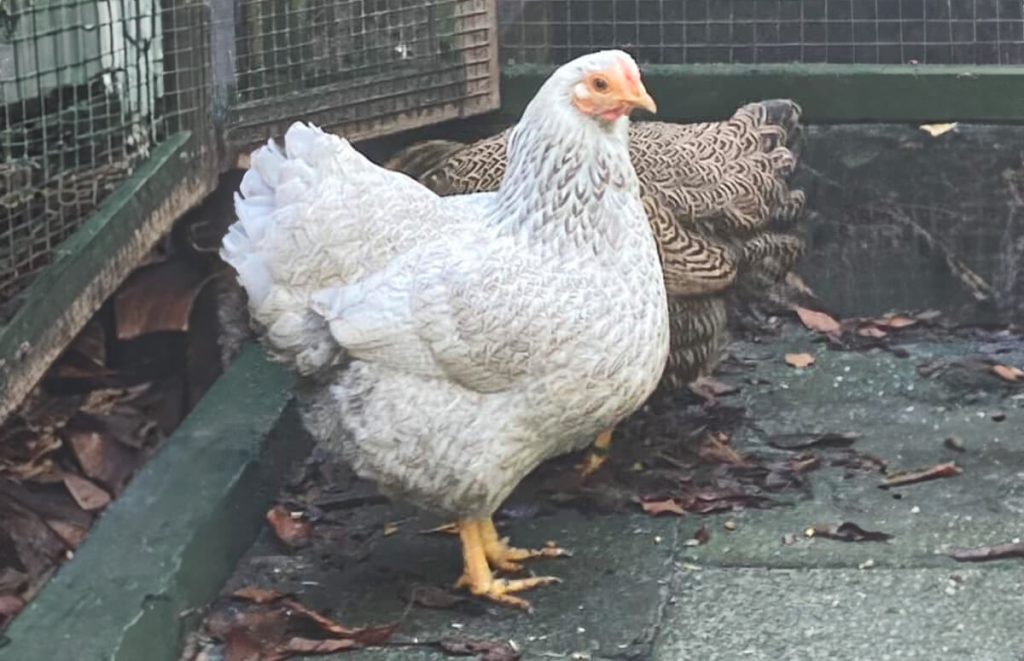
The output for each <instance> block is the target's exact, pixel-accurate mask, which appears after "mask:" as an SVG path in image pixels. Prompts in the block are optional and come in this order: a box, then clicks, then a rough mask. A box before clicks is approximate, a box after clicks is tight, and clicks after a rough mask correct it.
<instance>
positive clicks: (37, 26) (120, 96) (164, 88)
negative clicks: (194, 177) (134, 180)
mask: <svg viewBox="0 0 1024 661" xmlns="http://www.w3.org/2000/svg"><path fill="white" fill-rule="evenodd" d="M171 4H173V6H171ZM205 34H206V32H205V14H204V12H203V8H202V5H201V4H199V3H197V2H192V1H190V0H184V1H176V2H173V3H168V5H167V6H161V5H160V0H34V1H32V0H3V1H2V2H0V107H2V110H0V323H2V321H3V319H4V318H6V317H8V316H9V315H10V314H11V313H12V312H13V310H14V307H15V304H16V300H15V296H16V295H17V294H18V293H19V292H21V291H22V290H23V289H24V288H25V287H26V286H27V285H28V284H29V282H30V281H31V280H32V279H33V278H34V277H35V275H36V274H37V273H38V272H39V271H40V270H41V269H42V268H43V267H45V266H46V265H47V264H49V263H50V262H51V261H52V260H53V258H54V256H55V254H56V251H57V247H58V245H59V244H60V242H61V241H63V240H64V239H65V238H67V237H68V236H69V235H71V234H72V233H73V232H74V231H75V230H76V229H78V227H79V226H80V225H81V224H82V222H83V221H84V220H85V219H86V218H87V217H88V216H89V215H90V214H91V213H93V212H94V211H95V210H96V209H97V207H98V206H99V204H100V203H101V202H102V201H103V199H104V198H105V197H106V196H107V195H109V194H110V193H111V192H112V191H113V190H114V188H115V187H116V186H117V185H118V184H119V183H120V182H121V181H123V180H124V179H125V178H126V177H128V176H129V175H130V174H132V172H133V171H134V170H135V169H136V168H137V167H138V166H139V165H140V164H141V163H142V162H143V161H144V160H145V159H146V157H147V156H148V155H149V153H150V151H151V150H152V149H153V147H155V146H156V145H157V144H159V143H160V141H161V140H163V139H164V138H165V137H166V136H168V135H170V134H171V133H173V132H176V131H180V130H183V129H194V128H197V127H201V126H203V124H205V123H208V120H206V119H205V116H204V111H203V106H204V104H205V103H206V102H205V101H204V98H205V96H207V93H206V92H205V88H206V78H207V76H206V68H207V65H206V61H205V55H204V54H205V52H206V51H205V49H204V48H197V46H205V44H206V41H205V39H206V37H205Z"/></svg>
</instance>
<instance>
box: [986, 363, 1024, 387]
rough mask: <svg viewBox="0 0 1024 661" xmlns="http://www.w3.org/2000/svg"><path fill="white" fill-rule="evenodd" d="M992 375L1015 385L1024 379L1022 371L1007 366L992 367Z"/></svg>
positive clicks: (1023, 371)
mask: <svg viewBox="0 0 1024 661" xmlns="http://www.w3.org/2000/svg"><path fill="white" fill-rule="evenodd" d="M992 373H993V374H995V375H996V376H998V377H999V378H1000V379H1002V380H1003V381H1009V382H1010V383H1017V382H1018V381H1020V380H1021V379H1024V370H1021V369H1020V368H1019V367H1011V366H1009V365H993V366H992Z"/></svg>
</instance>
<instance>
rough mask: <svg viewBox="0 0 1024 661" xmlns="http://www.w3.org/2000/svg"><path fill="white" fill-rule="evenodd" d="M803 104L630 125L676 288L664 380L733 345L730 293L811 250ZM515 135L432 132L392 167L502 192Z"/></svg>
mask: <svg viewBox="0 0 1024 661" xmlns="http://www.w3.org/2000/svg"><path fill="white" fill-rule="evenodd" d="M799 117H800V108H799V106H797V105H796V104H795V103H793V102H791V101H786V100H772V101H765V102H761V103H752V104H749V105H746V106H744V107H742V108H740V109H739V110H738V111H737V112H736V113H735V114H734V115H733V117H731V118H730V119H728V120H726V121H722V122H709V123H702V124H669V123H662V122H643V123H638V124H633V125H632V126H631V127H630V156H631V159H632V162H633V164H634V166H635V168H636V171H637V175H638V178H639V181H640V191H641V195H642V198H643V201H644V207H645V209H646V211H647V213H648V215H649V217H650V220H651V225H652V229H653V230H654V234H655V238H656V239H657V242H658V249H659V254H660V255H661V260H662V266H663V269H664V275H665V285H666V289H667V291H668V295H669V311H670V319H671V338H672V339H671V350H670V352H669V358H668V364H667V367H666V369H665V375H664V383H665V385H667V386H670V387H678V386H680V385H684V384H687V383H689V382H691V381H693V380H694V379H696V378H697V377H700V376H705V375H707V374H708V373H710V371H711V370H712V369H713V368H714V367H715V366H716V364H717V363H718V360H719V359H720V357H721V355H722V353H723V351H724V349H725V347H726V346H727V344H728V334H727V318H728V314H727V312H728V300H729V297H731V296H734V295H736V294H740V295H743V296H746V297H750V296H753V297H755V298H756V297H757V296H759V295H761V294H762V293H763V292H764V291H765V290H766V289H767V288H769V287H771V286H772V285H774V284H775V283H777V282H779V281H780V280H781V279H782V278H783V277H784V276H785V275H786V274H787V273H788V272H789V271H790V270H791V269H792V268H793V266H794V264H795V262H796V260H797V259H798V258H799V256H800V255H801V253H802V251H803V242H802V240H801V239H800V238H799V237H798V236H796V235H795V234H794V233H793V232H792V229H793V227H794V226H795V224H796V223H797V221H799V220H800V218H801V216H802V214H803V209H804V194H803V192H802V191H793V190H790V187H789V185H788V183H787V179H788V177H789V175H790V173H791V172H792V170H793V168H794V166H795V164H796V159H797V153H796V150H795V145H796V143H797V140H798V138H799ZM506 140H507V132H504V133H501V134H498V135H495V136H493V137H490V138H486V139H484V140H480V141H478V142H476V143H473V144H470V145H464V144H461V143H457V142H452V141H443V140H435V141H428V142H424V143H419V144H416V145H413V146H412V147H410V148H408V149H406V150H405V151H403V152H401V153H399V154H397V155H396V156H395V157H393V158H392V159H391V160H390V161H389V162H388V163H387V167H390V168H392V169H396V170H399V171H401V172H405V173H407V174H409V175H410V176H413V177H415V178H417V179H418V180H419V181H421V182H423V183H424V184H425V185H427V186H428V187H430V188H431V189H432V190H434V191H436V192H437V193H439V194H442V195H450V194H464V193H474V192H480V191H489V190H494V189H496V188H497V187H498V185H499V184H500V182H501V178H502V176H503V174H504V166H505V154H506Z"/></svg>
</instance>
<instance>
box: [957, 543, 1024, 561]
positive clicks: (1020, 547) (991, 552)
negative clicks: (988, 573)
mask: <svg viewBox="0 0 1024 661" xmlns="http://www.w3.org/2000/svg"><path fill="white" fill-rule="evenodd" d="M949 556H950V557H951V558H953V559H954V560H959V561H960V562H984V561H987V560H1003V559H1005V558H1024V542H1021V541H1013V542H1007V543H1006V544H995V545H993V546H981V547H978V548H973V549H956V550H954V551H953V552H951V553H950V554H949Z"/></svg>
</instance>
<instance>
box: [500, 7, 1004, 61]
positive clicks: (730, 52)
mask: <svg viewBox="0 0 1024 661" xmlns="http://www.w3.org/2000/svg"><path fill="white" fill-rule="evenodd" d="M499 15H500V23H501V44H502V50H501V54H502V62H503V63H508V64H524V63H537V64H553V63H559V62H563V61H566V60H569V59H571V58H573V57H576V56H578V55H581V54H583V53H586V52H588V51H592V50H596V49H600V48H609V47H620V48H625V49H627V50H630V51H631V52H633V53H635V54H636V55H637V56H638V58H639V59H640V61H641V62H643V63H647V64H697V63H731V64H766V63H791V62H803V63H835V64H912V63H920V64H1021V63H1024V2H1020V0H499Z"/></svg>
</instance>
